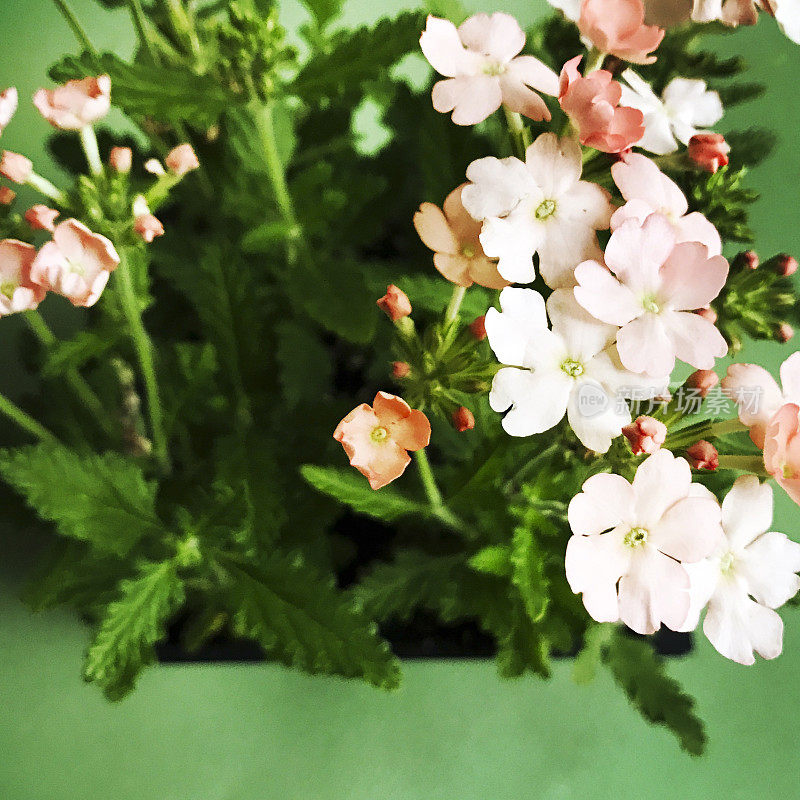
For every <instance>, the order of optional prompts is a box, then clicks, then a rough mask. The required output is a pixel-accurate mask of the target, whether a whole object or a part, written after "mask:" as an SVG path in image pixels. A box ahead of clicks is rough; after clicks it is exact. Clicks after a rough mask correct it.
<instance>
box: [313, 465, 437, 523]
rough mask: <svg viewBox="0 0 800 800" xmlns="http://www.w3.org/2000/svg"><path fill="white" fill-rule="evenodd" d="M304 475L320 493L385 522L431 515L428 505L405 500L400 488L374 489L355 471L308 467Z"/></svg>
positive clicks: (385, 487)
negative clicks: (409, 515)
mask: <svg viewBox="0 0 800 800" xmlns="http://www.w3.org/2000/svg"><path fill="white" fill-rule="evenodd" d="M300 472H301V474H302V475H303V477H304V478H305V479H306V481H308V483H310V484H311V485H312V486H313V487H314V488H315V489H316V490H317V491H320V492H322V493H323V494H327V495H328V496H329V497H332V498H334V500H338V501H339V502H340V503H344V504H345V505H348V506H350V508H352V509H353V510H354V511H357V512H358V513H359V514H366V515H368V516H370V517H375V518H376V519H381V520H383V521H384V522H393V521H394V520H396V519H399V518H400V517H402V516H405V515H407V514H421V515H422V516H431V510H430V508H429V507H428V506H427V505H425V504H423V503H418V502H417V501H416V500H411V499H409V498H407V497H404V496H403V495H402V494H400V492H398V491H397V490H396V489H393V488H391V487H388V486H384V487H383V488H382V489H379V490H378V491H374V490H373V489H370V488H369V484H368V483H367V480H366V478H364V477H363V476H362V475H360V474H359V473H357V472H356V471H355V470H354V469H350V468H348V469H336V468H335V467H317V466H313V465H311V464H306V465H305V466H304V467H302V468H301V470H300Z"/></svg>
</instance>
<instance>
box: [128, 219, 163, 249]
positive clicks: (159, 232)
mask: <svg viewBox="0 0 800 800" xmlns="http://www.w3.org/2000/svg"><path fill="white" fill-rule="evenodd" d="M133 229H134V230H135V231H136V233H138V234H139V236H141V237H142V239H144V241H145V242H147V243H148V244H150V242H152V241H153V239H155V238H156V236H163V235H164V226H163V225H162V224H161V220H160V219H158V217H154V216H153V215H152V214H150V213H149V212H148V213H147V214H139V216H138V217H136V219H134V221H133Z"/></svg>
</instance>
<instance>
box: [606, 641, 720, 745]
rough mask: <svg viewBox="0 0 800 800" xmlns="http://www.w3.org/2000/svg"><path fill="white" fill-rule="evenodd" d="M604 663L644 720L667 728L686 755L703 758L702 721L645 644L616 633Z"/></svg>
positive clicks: (689, 698)
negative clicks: (676, 738) (701, 756)
mask: <svg viewBox="0 0 800 800" xmlns="http://www.w3.org/2000/svg"><path fill="white" fill-rule="evenodd" d="M605 661H606V664H607V665H608V667H609V669H610V670H611V673H612V674H613V676H614V679H615V680H616V681H617V683H618V684H619V685H620V686H621V687H622V688H623V689H624V690H625V693H626V694H627V695H628V698H629V699H630V701H631V703H633V705H634V706H635V707H636V708H637V709H638V710H639V712H640V713H641V714H642V716H644V717H645V719H647V720H649V721H650V722H652V723H655V724H657V725H665V726H666V727H667V728H669V729H670V730H671V731H672V733H674V734H675V736H677V737H678V741H679V742H680V745H681V747H682V748H683V749H684V750H685V751H686V752H687V753H690V754H691V755H693V756H699V755H702V754H703V751H704V750H705V745H706V734H705V730H704V728H703V723H702V721H701V720H700V719H699V718H698V717H697V716H696V714H695V713H694V700H693V699H692V698H691V697H689V695H687V694H686V693H685V692H684V691H683V690H682V689H681V687H680V684H679V683H678V682H677V681H676V680H674V679H673V678H670V677H669V676H668V675H667V674H666V673H665V671H664V665H663V662H662V661H661V659H659V658H658V656H656V654H655V652H654V651H653V648H652V647H651V645H650V643H649V642H648V641H646V640H644V639H634V638H632V637H630V636H628V635H626V634H625V633H623V632H622V631H620V630H617V631H616V635H615V636H614V638H613V639H612V640H611V642H610V643H609V646H608V649H607V650H606V656H605Z"/></svg>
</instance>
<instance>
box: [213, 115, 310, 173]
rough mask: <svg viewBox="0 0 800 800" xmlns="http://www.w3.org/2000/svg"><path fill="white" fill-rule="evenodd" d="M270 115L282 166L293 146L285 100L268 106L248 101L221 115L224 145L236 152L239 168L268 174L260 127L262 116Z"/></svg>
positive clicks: (290, 155)
mask: <svg viewBox="0 0 800 800" xmlns="http://www.w3.org/2000/svg"><path fill="white" fill-rule="evenodd" d="M270 115H271V117H272V120H271V124H272V131H273V133H274V136H275V146H276V149H277V152H278V158H279V159H280V162H281V166H282V167H283V168H284V169H286V167H287V166H288V165H289V162H290V161H291V160H292V156H293V155H294V151H295V148H296V147H297V137H296V136H295V132H294V112H293V111H292V109H290V108H289V106H288V105H287V104H286V103H281V102H274V103H271V104H270V105H268V106H266V105H264V104H261V103H259V104H256V103H249V104H248V105H247V106H243V107H242V108H234V109H233V110H231V111H230V112H228V113H227V114H226V115H225V125H226V128H227V133H228V137H227V142H228V146H229V147H230V149H231V150H232V151H233V153H234V154H235V155H236V157H237V159H238V161H239V164H240V168H241V169H243V170H245V171H247V172H258V173H260V174H262V175H268V174H269V168H268V167H267V163H266V160H265V156H264V147H263V146H262V144H261V140H262V133H261V130H262V126H263V124H264V122H265V120H264V118H265V117H268V116H270ZM267 121H268V120H267Z"/></svg>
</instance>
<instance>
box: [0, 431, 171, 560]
mask: <svg viewBox="0 0 800 800" xmlns="http://www.w3.org/2000/svg"><path fill="white" fill-rule="evenodd" d="M0 474H2V476H3V477H4V478H5V480H6V481H7V482H8V483H10V484H11V485H12V486H13V487H14V488H15V489H16V490H17V491H18V492H19V493H20V494H22V495H24V497H25V499H26V500H27V502H28V505H29V506H31V508H33V509H34V510H35V511H36V513H37V514H38V515H39V516H40V517H42V519H46V520H49V521H50V522H54V523H55V524H56V525H57V527H58V530H59V532H60V533H61V534H62V535H64V536H69V537H71V538H73V539H81V540H83V541H86V542H88V543H89V544H91V545H92V547H95V548H97V549H99V550H105V551H108V552H111V553H116V554H117V555H122V556H124V555H126V554H127V553H129V552H130V550H131V549H132V548H133V547H134V545H136V543H137V542H138V541H139V540H140V539H142V538H144V537H147V536H162V535H163V533H164V529H163V526H162V524H161V522H160V520H159V519H158V517H157V516H156V511H155V494H156V486H155V484H154V483H150V482H148V481H146V480H145V478H144V475H143V474H142V471H141V469H140V468H139V467H138V466H137V465H136V464H135V463H134V462H133V461H130V460H128V459H126V458H124V457H123V456H120V455H117V454H116V453H106V454H105V455H79V454H78V453H75V452H73V451H71V450H68V449H67V448H66V447H62V446H61V445H51V444H39V445H34V446H32V447H21V448H17V449H14V450H3V451H0Z"/></svg>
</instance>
